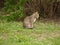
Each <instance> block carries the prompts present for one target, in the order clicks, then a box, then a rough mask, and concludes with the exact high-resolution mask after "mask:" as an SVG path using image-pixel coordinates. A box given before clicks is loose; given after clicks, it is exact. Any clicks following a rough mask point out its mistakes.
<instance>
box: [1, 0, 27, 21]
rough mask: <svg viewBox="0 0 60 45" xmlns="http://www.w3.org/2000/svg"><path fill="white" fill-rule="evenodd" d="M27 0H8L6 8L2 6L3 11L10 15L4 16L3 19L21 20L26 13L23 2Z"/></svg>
mask: <svg viewBox="0 0 60 45" xmlns="http://www.w3.org/2000/svg"><path fill="white" fill-rule="evenodd" d="M26 1H27V0H6V2H5V4H4V5H5V6H4V8H2V12H5V13H6V14H4V15H8V16H2V14H1V16H2V17H1V18H2V19H4V18H5V19H6V20H7V21H10V20H20V19H21V18H23V17H24V16H25V15H24V14H23V9H24V7H23V4H24V2H26Z"/></svg>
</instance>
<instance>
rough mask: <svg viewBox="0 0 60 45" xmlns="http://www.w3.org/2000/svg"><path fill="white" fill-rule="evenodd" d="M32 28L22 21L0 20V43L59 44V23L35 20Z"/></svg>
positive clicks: (23, 44)
mask: <svg viewBox="0 0 60 45" xmlns="http://www.w3.org/2000/svg"><path fill="white" fill-rule="evenodd" d="M34 25H35V27H34V28H33V29H25V28H23V24H22V22H1V21H0V45H60V24H54V23H50V22H48V23H42V22H38V23H37V22H36V23H35V24H34Z"/></svg>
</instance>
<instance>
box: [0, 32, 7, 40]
mask: <svg viewBox="0 0 60 45" xmlns="http://www.w3.org/2000/svg"><path fill="white" fill-rule="evenodd" d="M7 36H8V35H7V34H6V33H3V34H2V35H0V39H7Z"/></svg>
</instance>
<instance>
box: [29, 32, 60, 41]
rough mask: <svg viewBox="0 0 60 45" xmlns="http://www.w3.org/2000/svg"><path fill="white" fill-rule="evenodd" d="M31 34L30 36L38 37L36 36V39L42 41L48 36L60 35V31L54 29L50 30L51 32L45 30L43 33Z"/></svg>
mask: <svg viewBox="0 0 60 45" xmlns="http://www.w3.org/2000/svg"><path fill="white" fill-rule="evenodd" d="M29 36H30V37H31V36H34V37H36V38H34V40H35V41H42V40H46V39H47V38H55V37H60V31H53V32H50V33H48V32H47V33H46V32H44V33H42V34H35V33H31V34H30V35H29Z"/></svg>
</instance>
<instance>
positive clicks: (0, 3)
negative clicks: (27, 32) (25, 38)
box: [0, 0, 60, 21]
mask: <svg viewBox="0 0 60 45" xmlns="http://www.w3.org/2000/svg"><path fill="white" fill-rule="evenodd" d="M34 11H38V12H39V14H40V18H39V19H41V18H50V19H59V18H60V0H0V19H1V20H6V21H20V20H23V19H24V17H26V16H28V15H31V14H32V13H33V12H34Z"/></svg>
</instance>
